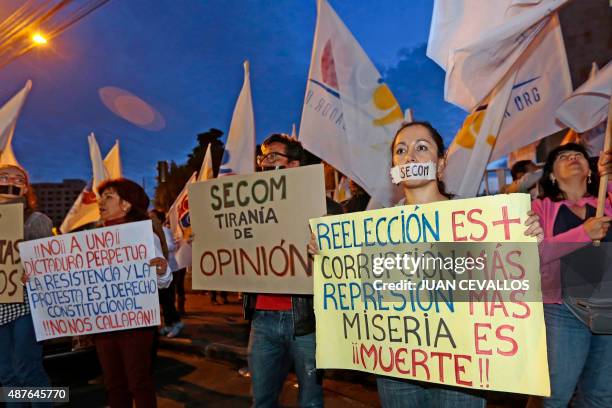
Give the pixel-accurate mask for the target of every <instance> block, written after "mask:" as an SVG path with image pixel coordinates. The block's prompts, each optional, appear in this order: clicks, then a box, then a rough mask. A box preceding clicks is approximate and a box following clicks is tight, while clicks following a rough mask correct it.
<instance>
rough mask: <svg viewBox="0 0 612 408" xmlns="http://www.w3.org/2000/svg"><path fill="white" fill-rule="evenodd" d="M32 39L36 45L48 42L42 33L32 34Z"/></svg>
mask: <svg viewBox="0 0 612 408" xmlns="http://www.w3.org/2000/svg"><path fill="white" fill-rule="evenodd" d="M32 41H33V42H34V44H36V45H45V44H46V43H47V39H46V38H45V37H44V36H43V35H42V34H41V33H36V34H34V35H33V36H32Z"/></svg>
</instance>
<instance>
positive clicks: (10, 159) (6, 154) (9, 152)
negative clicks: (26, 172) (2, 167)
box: [0, 128, 23, 168]
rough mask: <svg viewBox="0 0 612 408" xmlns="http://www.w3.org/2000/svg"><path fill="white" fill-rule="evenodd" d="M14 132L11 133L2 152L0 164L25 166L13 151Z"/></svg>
mask: <svg viewBox="0 0 612 408" xmlns="http://www.w3.org/2000/svg"><path fill="white" fill-rule="evenodd" d="M13 129H14V128H13ZM14 134H15V132H11V133H10V135H9V138H8V141H7V142H6V145H4V150H2V151H1V152H0V164H10V165H12V166H16V167H21V168H23V166H21V164H19V162H18V161H17V158H16V157H15V153H14V152H13V135H14Z"/></svg>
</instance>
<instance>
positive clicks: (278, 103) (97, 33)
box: [0, 0, 464, 187]
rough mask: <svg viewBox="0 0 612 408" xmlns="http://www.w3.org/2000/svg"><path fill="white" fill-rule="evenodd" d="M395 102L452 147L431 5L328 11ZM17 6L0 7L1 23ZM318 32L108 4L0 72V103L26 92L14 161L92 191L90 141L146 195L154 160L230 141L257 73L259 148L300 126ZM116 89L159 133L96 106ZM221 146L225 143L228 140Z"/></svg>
mask: <svg viewBox="0 0 612 408" xmlns="http://www.w3.org/2000/svg"><path fill="white" fill-rule="evenodd" d="M329 1H330V4H331V5H332V7H333V8H334V9H335V10H336V12H337V13H338V15H339V16H340V18H341V19H342V20H343V21H344V23H345V24H346V25H347V27H348V28H349V29H350V30H351V31H352V33H353V35H354V36H355V37H356V39H357V40H358V41H359V42H360V44H361V46H362V47H363V48H364V50H365V51H366V53H367V54H368V55H369V56H370V58H371V59H372V61H373V62H374V64H375V65H376V66H377V68H378V69H379V71H380V72H381V73H382V75H383V78H384V79H385V80H386V81H387V82H388V83H389V86H390V87H391V89H392V90H393V92H394V93H395V95H396V97H397V99H398V101H399V102H400V105H401V106H402V107H403V108H404V109H405V108H407V107H411V108H413V109H414V112H415V117H416V118H417V119H425V120H429V121H431V122H432V123H433V124H434V126H436V127H438V128H439V130H440V131H441V132H442V134H443V135H444V136H445V138H446V140H447V142H450V140H452V136H453V135H454V132H455V131H456V129H457V127H458V126H459V125H460V123H461V121H462V120H463V117H464V114H463V113H462V112H461V111H460V110H459V109H457V108H455V107H453V106H451V105H449V104H447V103H445V102H444V101H443V84H444V73H443V71H442V70H441V69H440V68H438V67H437V65H435V63H433V62H432V61H430V60H429V59H428V58H427V57H426V56H425V46H426V41H427V36H428V32H429V23H430V19H431V12H432V7H433V0H411V1H409V2H407V1H400V0H396V1H391V0H376V1H359V0H329ZM21 3H23V1H19V0H6V1H5V0H3V1H2V4H0V19H2V18H4V17H5V16H6V15H7V14H8V13H9V12H10V11H11V10H12V8H14V7H16V6H17V5H19V4H21ZM315 20H316V2H315V0H275V1H264V0H211V1H204V0H180V1H176V0H111V1H110V2H109V3H108V4H107V5H106V6H104V7H103V8H101V9H100V10H98V11H96V12H94V13H93V14H91V15H90V16H88V17H87V18H85V19H84V20H82V21H81V22H79V23H78V24H77V25H75V26H73V27H72V28H71V29H69V30H68V31H67V32H65V33H64V34H62V35H61V36H59V37H57V38H56V39H55V40H54V41H53V42H52V44H51V47H47V48H45V49H40V50H35V51H34V52H32V53H30V54H28V55H26V56H24V57H21V58H20V59H18V60H17V61H15V62H13V63H11V64H10V65H8V66H6V67H4V68H2V69H0V102H2V103H3V102H4V101H6V100H7V99H8V98H9V97H10V96H11V95H12V94H13V93H14V92H16V91H17V90H18V89H20V88H21V87H22V86H23V84H24V83H25V81H26V80H27V79H32V80H33V88H32V92H31V93H30V96H29V99H28V101H27V102H26V106H25V108H24V110H23V112H22V115H21V118H20V121H19V123H18V126H17V130H16V134H15V140H14V149H15V153H16V155H17V158H18V160H20V162H21V163H22V164H23V165H24V166H25V167H26V168H27V169H28V170H29V171H30V173H31V175H32V178H33V180H34V181H43V180H61V179H63V178H88V177H90V175H91V164H90V161H89V156H88V150H87V149H88V147H87V138H86V136H87V134H88V133H89V132H91V131H93V132H94V133H95V134H96V137H97V139H98V143H99V144H100V147H101V150H102V152H103V154H104V153H105V152H106V151H107V150H108V149H109V148H110V147H111V146H112V144H113V143H114V140H115V139H119V141H120V143H121V148H122V159H123V166H124V173H125V175H126V176H127V177H130V178H133V179H135V180H138V181H141V180H142V179H143V178H145V179H146V182H147V184H148V187H150V186H152V184H153V183H154V177H155V163H156V161H157V160H174V161H177V162H183V161H184V160H185V159H186V156H187V154H188V153H189V152H190V151H191V149H192V148H193V146H195V144H196V135H197V134H198V133H199V132H202V131H205V130H207V129H209V128H211V127H216V128H219V129H221V130H223V131H224V132H225V133H227V130H228V128H229V123H230V119H231V114H232V111H233V108H234V103H235V101H236V98H237V96H238V92H239V91H240V87H241V85H242V75H243V70H242V61H243V60H244V59H249V60H250V61H251V86H252V92H253V103H254V110H255V122H256V130H257V139H258V141H261V140H263V139H264V138H265V137H266V136H267V135H268V134H270V133H272V132H279V131H281V132H289V131H290V129H291V124H292V123H296V124H297V125H298V126H299V120H300V115H301V111H302V102H303V98H304V92H305V88H306V79H307V78H306V77H307V74H308V68H309V63H310V54H311V47H312V40H313V34H314V27H315ZM107 86H112V87H119V88H123V89H125V90H127V91H129V92H131V93H133V94H134V95H137V96H138V97H140V98H142V99H143V100H144V101H146V102H147V103H149V104H150V105H151V106H153V107H154V108H155V109H156V110H157V111H159V112H160V113H161V114H162V115H163V117H164V119H165V122H166V126H165V128H164V129H162V130H161V131H157V132H156V131H149V130H145V129H142V128H139V127H137V126H135V125H133V124H131V123H129V122H127V121H125V120H123V119H121V118H119V117H118V116H115V115H114V114H113V113H112V112H111V111H110V110H108V109H107V108H106V107H105V106H104V104H103V103H102V102H101V100H100V97H99V95H98V90H99V89H100V88H102V87H107ZM224 137H225V136H224Z"/></svg>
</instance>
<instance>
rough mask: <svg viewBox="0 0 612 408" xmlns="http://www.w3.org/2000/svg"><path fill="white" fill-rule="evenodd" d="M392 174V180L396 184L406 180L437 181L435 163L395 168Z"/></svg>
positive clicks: (403, 165) (409, 164)
mask: <svg viewBox="0 0 612 408" xmlns="http://www.w3.org/2000/svg"><path fill="white" fill-rule="evenodd" d="M390 173H391V180H392V181H393V183H395V184H399V183H401V182H402V181H406V180H435V179H436V164H435V163H434V162H426V163H406V164H402V165H401V166H395V167H393V168H392V169H391V171H390Z"/></svg>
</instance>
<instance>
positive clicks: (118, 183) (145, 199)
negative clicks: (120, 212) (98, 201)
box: [98, 178, 149, 222]
mask: <svg viewBox="0 0 612 408" xmlns="http://www.w3.org/2000/svg"><path fill="white" fill-rule="evenodd" d="M109 188H112V189H113V190H115V191H116V192H117V194H118V195H119V197H120V198H121V199H122V200H125V201H127V202H128V203H130V204H131V208H130V211H129V212H128V213H127V215H126V219H127V221H128V222H134V221H144V220H148V219H149V213H148V212H147V210H148V208H149V196H147V193H146V192H145V191H144V189H143V188H142V187H141V186H140V185H139V184H138V183H136V182H134V181H132V180H129V179H126V178H117V179H112V180H105V181H103V182H102V183H100V185H99V186H98V194H100V195H102V193H104V191H105V190H108V189H109Z"/></svg>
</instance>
